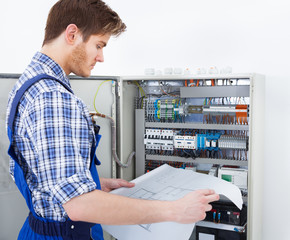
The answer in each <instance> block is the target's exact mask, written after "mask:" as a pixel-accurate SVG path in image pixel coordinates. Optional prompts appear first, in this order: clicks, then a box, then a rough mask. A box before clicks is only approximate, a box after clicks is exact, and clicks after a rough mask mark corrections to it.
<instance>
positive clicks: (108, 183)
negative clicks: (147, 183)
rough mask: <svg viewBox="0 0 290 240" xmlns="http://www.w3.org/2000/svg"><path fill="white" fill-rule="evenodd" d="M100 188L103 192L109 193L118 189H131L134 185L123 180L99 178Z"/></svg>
mask: <svg viewBox="0 0 290 240" xmlns="http://www.w3.org/2000/svg"><path fill="white" fill-rule="evenodd" d="M100 182H101V188H102V190H103V191H104V192H110V191H112V190H114V189H117V188H120V187H127V188H131V187H134V186H135V183H130V182H128V181H126V180H124V179H113V178H100Z"/></svg>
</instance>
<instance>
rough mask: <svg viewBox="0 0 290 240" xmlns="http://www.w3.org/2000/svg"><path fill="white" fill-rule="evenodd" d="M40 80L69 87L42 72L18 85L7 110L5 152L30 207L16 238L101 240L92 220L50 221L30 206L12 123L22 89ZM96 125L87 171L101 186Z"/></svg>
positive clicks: (99, 230) (29, 197)
mask: <svg viewBox="0 0 290 240" xmlns="http://www.w3.org/2000/svg"><path fill="white" fill-rule="evenodd" d="M41 79H52V80H55V81H57V82H59V83H60V84H62V85H63V86H64V87H65V88H66V89H67V90H68V91H70V92H71V93H73V92H72V90H71V89H70V87H68V86H67V85H66V84H65V83H63V82H61V81H60V80H58V79H56V78H54V77H52V76H49V75H46V74H41V75H38V76H36V77H34V78H32V79H29V80H27V81H26V82H25V83H24V84H23V85H22V86H21V88H20V89H19V90H18V91H17V93H16V96H15V97H14V99H13V102H12V107H11V110H10V115H9V118H8V128H7V134H8V137H9V140H10V146H9V149H8V154H9V155H10V157H11V158H12V159H13V160H14V162H15V168H14V178H15V183H16V185H17V187H18V189H19V190H20V192H21V194H22V195H23V197H24V198H25V200H26V204H27V206H28V208H29V210H30V213H29V216H28V217H27V219H26V221H25V223H24V225H23V227H22V229H21V231H20V233H19V236H18V240H36V239H37V240H42V239H45V240H89V239H95V240H103V231H102V227H101V225H100V224H94V223H87V222H74V221H71V220H70V219H67V220H66V221H65V222H58V221H53V220H49V219H45V218H42V217H39V216H38V215H37V214H36V213H35V211H34V208H33V205H32V199H31V192H30V190H29V188H28V185H27V183H26V180H25V177H24V173H23V170H22V168H21V167H20V165H19V160H18V157H17V156H16V153H15V151H14V149H13V147H12V136H13V122H14V118H15V115H16V111H17V107H18V104H19V101H20V99H21V97H22V96H23V94H24V93H25V91H26V90H27V89H28V88H30V87H31V86H32V85H33V84H34V83H36V82H38V81H40V80H41ZM94 128H95V135H96V138H95V139H96V143H95V145H94V146H92V149H91V156H90V157H91V164H90V172H91V175H92V177H93V179H94V181H95V182H96V185H97V189H99V190H100V189H101V184H100V180H99V176H98V172H97V169H96V165H95V164H97V165H100V164H101V163H100V161H99V160H98V159H97V157H96V155H95V151H96V148H97V146H98V144H99V141H100V138H101V135H99V134H98V130H99V127H98V126H94ZM20 158H21V160H22V161H25V159H23V156H22V155H21V153H20ZM91 237H92V238H91Z"/></svg>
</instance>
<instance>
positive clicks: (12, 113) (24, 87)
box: [8, 74, 73, 131]
mask: <svg viewBox="0 0 290 240" xmlns="http://www.w3.org/2000/svg"><path fill="white" fill-rule="evenodd" d="M42 79H52V80H55V81H57V82H59V83H60V84H61V85H62V86H64V87H65V88H66V89H67V90H68V91H69V92H71V93H73V91H72V90H71V88H70V87H69V86H67V85H66V84H65V83H64V82H62V81H60V80H59V79H57V78H55V77H52V76H50V75H47V74H40V75H37V76H35V77H33V78H31V79H29V80H27V81H26V82H25V83H24V84H23V85H22V86H21V87H20V88H19V89H18V91H17V92H16V95H15V97H14V99H13V102H12V105H11V110H10V115H9V118H8V129H10V131H12V128H13V122H14V118H15V115H16V111H17V108H18V104H19V101H20V99H21V98H22V96H23V94H24V93H25V92H26V91H27V90H28V89H29V88H30V87H31V86H32V85H33V84H34V83H36V82H38V81H40V80H42Z"/></svg>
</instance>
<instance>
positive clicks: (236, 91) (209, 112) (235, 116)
mask: <svg viewBox="0 0 290 240" xmlns="http://www.w3.org/2000/svg"><path fill="white" fill-rule="evenodd" d="M263 79H264V77H263V76H262V75H258V74H239V75H234V74H226V75H199V76H188V77H186V76H174V75H172V76H139V77H122V78H121V80H120V85H119V88H120V89H119V91H120V99H121V103H120V112H121V114H120V115H121V116H120V118H119V123H120V132H119V134H120V138H121V143H120V154H121V156H122V160H123V161H124V162H125V161H126V160H125V159H126V158H127V155H128V154H129V152H130V151H135V153H136V156H135V159H136V161H135V169H134V171H133V172H134V176H133V177H138V176H140V175H142V174H144V173H146V172H148V171H151V170H153V169H154V168H156V167H158V166H160V165H162V164H164V163H166V164H169V165H171V166H173V167H177V168H184V169H188V170H192V171H198V172H202V173H205V174H210V175H213V176H216V177H220V178H222V179H224V180H226V181H229V182H231V183H233V184H235V185H237V186H238V187H239V188H240V190H241V192H242V196H243V200H244V204H245V205H244V206H245V209H252V207H253V206H249V207H248V204H251V202H252V197H253V192H252V191H253V189H254V188H255V187H254V186H253V185H252V182H251V178H252V175H250V176H249V174H252V171H253V168H256V167H258V166H257V164H261V161H262V160H261V158H259V159H257V160H256V161H257V162H256V163H252V162H251V161H254V160H255V159H254V158H255V157H254V155H255V154H254V152H253V148H257V151H258V152H260V151H261V148H260V147H261V146H260V144H261V143H262V139H261V138H259V140H258V141H260V142H259V143H258V144H257V147H253V145H252V144H253V142H256V143H257V140H256V139H255V136H253V132H254V131H253V128H255V129H256V128H257V129H259V126H258V124H259V123H258V119H263V116H261V114H263V93H260V91H261V92H263V89H264V88H263V86H264V83H263ZM259 85H261V89H258V86H259ZM132 101H133V102H134V103H133V104H132ZM258 102H259V103H260V105H259V106H258ZM261 103H262V105H261ZM129 109H130V110H129ZM132 112H134V115H132ZM122 113H123V114H122ZM132 126H135V131H132V129H130V128H132ZM132 136H133V137H132ZM260 136H262V135H260ZM256 138H257V139H258V137H256ZM132 139H133V142H132ZM124 140H125V141H126V142H128V143H124ZM129 144H134V146H135V147H133V148H132V147H131V148H130V146H129ZM125 149H127V153H125V151H126V150H125ZM128 149H130V151H129V150H128ZM257 158H258V157H257ZM260 167H262V166H261V165H260ZM122 174H123V175H122ZM127 175H128V169H127V170H121V177H125V176H127ZM221 201H222V203H226V202H227V199H221ZM223 201H224V202H223ZM245 211H246V213H244V212H245ZM228 212H230V210H229V211H228ZM251 214H252V213H251V212H250V210H244V211H243V217H244V219H245V221H244V222H243V226H239V227H237V226H235V225H233V224H232V225H231V227H232V231H239V232H240V233H243V234H244V235H247V233H246V231H247V229H248V230H250V233H249V234H248V236H251V231H252V229H251V227H248V228H246V227H245V226H246V225H247V224H248V222H247V218H248V215H249V216H250V215H251ZM206 221H208V222H209V224H211V223H210V221H209V220H208V219H206ZM206 221H204V222H205V224H206ZM223 224H224V223H220V226H222V225H223ZM228 224H229V223H228ZM234 229H235V230H234ZM237 229H238V230H237ZM249 239H251V238H250V237H249Z"/></svg>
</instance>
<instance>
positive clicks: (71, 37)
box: [65, 24, 80, 45]
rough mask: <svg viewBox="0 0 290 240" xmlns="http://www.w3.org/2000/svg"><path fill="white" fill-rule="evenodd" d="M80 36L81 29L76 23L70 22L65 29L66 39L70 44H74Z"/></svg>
mask: <svg viewBox="0 0 290 240" xmlns="http://www.w3.org/2000/svg"><path fill="white" fill-rule="evenodd" d="M79 36H80V31H79V29H78V27H77V26H76V25H75V24H70V25H68V26H67V27H66V29H65V40H66V42H67V43H68V44H70V45H73V44H74V43H75V42H76V41H77V38H78V37H79Z"/></svg>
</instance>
